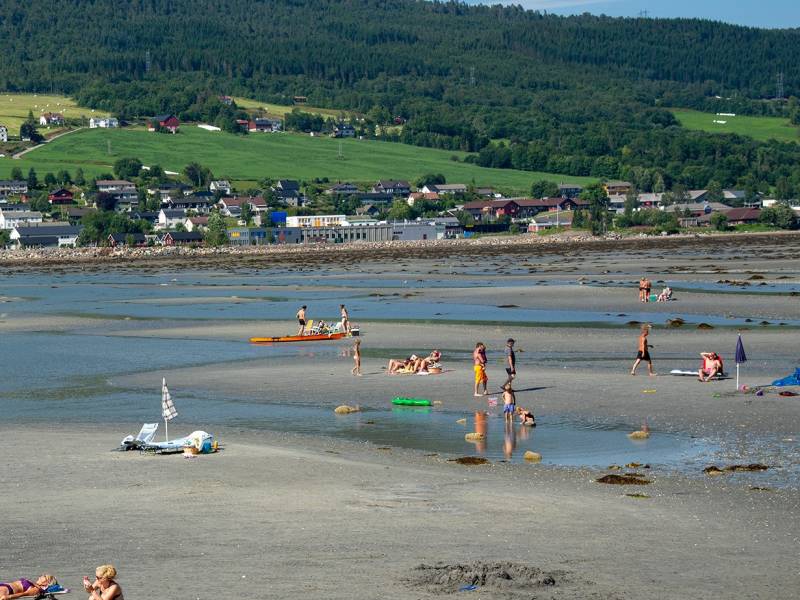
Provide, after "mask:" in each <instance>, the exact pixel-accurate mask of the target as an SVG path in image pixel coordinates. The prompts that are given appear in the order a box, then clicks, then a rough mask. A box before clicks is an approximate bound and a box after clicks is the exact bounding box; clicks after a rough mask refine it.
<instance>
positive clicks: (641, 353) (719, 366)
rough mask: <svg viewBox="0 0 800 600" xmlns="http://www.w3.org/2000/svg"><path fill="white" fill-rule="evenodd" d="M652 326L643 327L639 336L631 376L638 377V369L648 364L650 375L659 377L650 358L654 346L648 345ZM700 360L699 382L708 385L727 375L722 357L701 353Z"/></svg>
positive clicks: (714, 353)
mask: <svg viewBox="0 0 800 600" xmlns="http://www.w3.org/2000/svg"><path fill="white" fill-rule="evenodd" d="M650 329H651V326H650V325H643V326H642V331H641V333H640V334H639V345H638V347H637V351H636V360H635V361H634V363H633V367H631V375H636V368H637V367H638V366H639V364H640V363H642V362H646V363H647V372H648V375H651V376H654V375H657V373H656V372H655V371H653V359H652V358H651V357H650V348H652V347H653V345H652V344H650V343H648V339H647V336H648V335H649V334H650ZM700 359H701V361H702V363H701V365H700V369H698V371H697V379H698V381H702V382H704V383H707V382H709V381H711V380H712V379H714V378H715V377H722V376H723V375H724V374H725V367H724V364H723V362H722V357H721V356H720V355H719V354H717V353H716V352H701V353H700Z"/></svg>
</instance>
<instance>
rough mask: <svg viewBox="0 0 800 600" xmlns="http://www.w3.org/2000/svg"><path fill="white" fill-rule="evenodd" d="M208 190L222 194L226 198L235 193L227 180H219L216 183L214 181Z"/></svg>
mask: <svg viewBox="0 0 800 600" xmlns="http://www.w3.org/2000/svg"><path fill="white" fill-rule="evenodd" d="M208 189H209V190H210V191H212V192H221V193H223V194H225V195H226V196H229V195H230V193H231V192H232V191H233V187H232V186H231V182H230V181H228V180H227V179H218V180H216V181H212V182H211V183H210V184H208Z"/></svg>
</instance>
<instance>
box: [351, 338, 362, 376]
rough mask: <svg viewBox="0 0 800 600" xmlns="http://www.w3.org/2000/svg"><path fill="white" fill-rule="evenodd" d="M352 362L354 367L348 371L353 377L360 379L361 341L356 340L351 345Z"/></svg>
mask: <svg viewBox="0 0 800 600" xmlns="http://www.w3.org/2000/svg"><path fill="white" fill-rule="evenodd" d="M353 361H354V362H355V363H356V365H355V366H354V367H353V368H352V369H351V370H350V372H351V373H352V374H353V375H358V376H359V377H361V340H359V339H356V341H355V342H354V343H353Z"/></svg>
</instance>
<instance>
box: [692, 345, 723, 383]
mask: <svg viewBox="0 0 800 600" xmlns="http://www.w3.org/2000/svg"><path fill="white" fill-rule="evenodd" d="M700 357H701V358H702V359H703V366H702V367H700V370H699V371H698V372H697V380H698V381H702V382H704V383H707V382H708V381H711V379H713V378H714V377H716V376H717V375H722V374H723V371H722V358H720V355H719V354H717V353H716V352H701V353H700Z"/></svg>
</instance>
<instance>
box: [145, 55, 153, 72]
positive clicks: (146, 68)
mask: <svg viewBox="0 0 800 600" xmlns="http://www.w3.org/2000/svg"><path fill="white" fill-rule="evenodd" d="M150 66H151V63H150V50H147V51H146V52H145V53H144V72H145V73H149V72H150Z"/></svg>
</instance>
